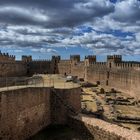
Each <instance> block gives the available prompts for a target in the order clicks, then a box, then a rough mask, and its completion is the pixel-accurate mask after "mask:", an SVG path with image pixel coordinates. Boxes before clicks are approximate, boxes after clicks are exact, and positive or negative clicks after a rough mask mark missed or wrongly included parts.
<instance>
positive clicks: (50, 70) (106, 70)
mask: <svg viewBox="0 0 140 140" xmlns="http://www.w3.org/2000/svg"><path fill="white" fill-rule="evenodd" d="M0 71H1V73H0V77H14V76H15V77H16V76H27V75H29V76H30V75H33V74H37V73H40V74H62V75H73V76H78V77H79V78H83V79H84V80H85V81H88V82H91V83H94V82H97V81H98V82H100V84H101V85H102V86H108V87H113V88H116V89H119V90H122V91H125V92H126V93H128V94H130V95H131V96H134V97H135V98H138V94H139V91H140V87H139V82H140V62H129V61H128V62H126V61H123V60H122V56H121V55H112V56H111V55H108V56H107V62H97V61H96V56H94V55H89V56H86V57H85V59H84V60H83V61H81V60H80V55H71V56H70V59H69V60H61V57H60V56H52V59H51V60H32V56H22V60H21V61H16V60H15V56H11V55H9V54H5V53H3V54H2V53H0Z"/></svg>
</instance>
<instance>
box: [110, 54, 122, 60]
mask: <svg viewBox="0 0 140 140" xmlns="http://www.w3.org/2000/svg"><path fill="white" fill-rule="evenodd" d="M107 62H122V55H108V56H107Z"/></svg>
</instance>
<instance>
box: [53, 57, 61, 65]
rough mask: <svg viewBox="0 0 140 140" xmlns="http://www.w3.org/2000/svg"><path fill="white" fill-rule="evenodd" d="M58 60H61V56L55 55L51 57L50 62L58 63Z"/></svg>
mask: <svg viewBox="0 0 140 140" xmlns="http://www.w3.org/2000/svg"><path fill="white" fill-rule="evenodd" d="M60 60H61V56H59V55H58V56H55V55H53V56H52V61H53V62H57V63H58V62H59V61H60Z"/></svg>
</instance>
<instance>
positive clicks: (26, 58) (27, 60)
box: [22, 55, 32, 63]
mask: <svg viewBox="0 0 140 140" xmlns="http://www.w3.org/2000/svg"><path fill="white" fill-rule="evenodd" d="M22 61H23V62H26V63H28V62H31V61H32V56H31V55H29V56H27V55H22Z"/></svg>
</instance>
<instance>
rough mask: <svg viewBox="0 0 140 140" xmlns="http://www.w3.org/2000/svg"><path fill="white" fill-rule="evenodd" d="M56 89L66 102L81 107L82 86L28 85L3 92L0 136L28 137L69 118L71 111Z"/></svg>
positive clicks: (10, 138)
mask: <svg viewBox="0 0 140 140" xmlns="http://www.w3.org/2000/svg"><path fill="white" fill-rule="evenodd" d="M53 91H55V92H56V94H58V95H59V97H60V98H61V99H64V101H65V104H70V105H71V106H72V107H73V108H74V109H75V110H76V111H77V112H78V111H79V110H80V108H81V106H80V104H81V101H80V93H81V90H80V88H76V89H52V88H45V87H29V88H23V89H17V90H9V91H3V92H0V139H1V140H25V139H27V138H29V137H30V136H32V135H34V134H36V133H37V132H38V131H40V130H41V129H43V128H45V127H46V126H48V125H50V124H60V123H64V122H66V118H67V115H68V112H67V111H66V108H65V107H64V106H63V103H60V101H59V99H58V98H56V96H55V95H54V93H53ZM57 103H58V104H57ZM58 107H60V108H58Z"/></svg>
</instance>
